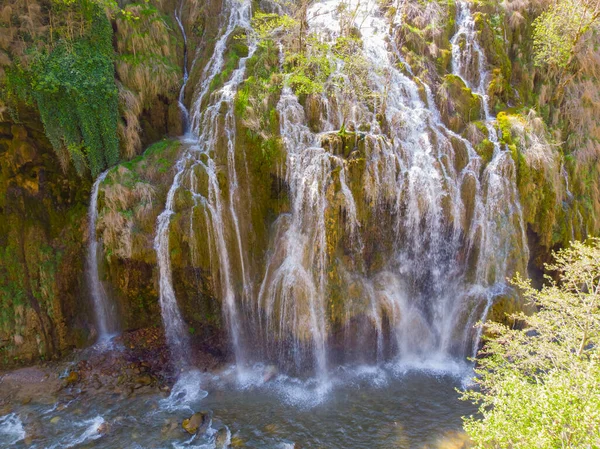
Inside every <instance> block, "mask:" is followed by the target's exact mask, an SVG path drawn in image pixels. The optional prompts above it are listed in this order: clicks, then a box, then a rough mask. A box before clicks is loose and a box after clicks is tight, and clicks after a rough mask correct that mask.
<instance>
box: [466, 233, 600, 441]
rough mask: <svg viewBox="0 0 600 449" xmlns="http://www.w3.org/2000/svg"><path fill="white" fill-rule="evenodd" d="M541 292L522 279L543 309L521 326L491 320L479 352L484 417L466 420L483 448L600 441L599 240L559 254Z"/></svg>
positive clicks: (470, 395)
mask: <svg viewBox="0 0 600 449" xmlns="http://www.w3.org/2000/svg"><path fill="white" fill-rule="evenodd" d="M554 256H555V263H554V264H553V265H549V266H547V267H546V268H547V269H548V270H550V271H554V272H556V273H557V278H558V283H557V282H555V281H554V280H552V279H551V278H547V280H548V284H547V285H546V286H545V287H544V288H543V289H542V290H539V291H538V290H535V289H533V288H532V287H531V284H530V282H529V281H524V280H522V279H521V278H519V277H517V278H516V280H515V281H514V282H515V284H516V285H517V286H518V287H519V288H520V289H521V290H522V291H523V293H524V296H525V297H526V298H528V299H529V300H531V301H532V302H533V303H534V304H535V305H536V306H537V307H538V309H539V311H538V312H537V313H535V314H533V315H532V316H525V315H524V314H523V313H521V314H517V315H513V316H512V318H514V319H515V320H517V322H520V323H521V324H522V326H520V327H519V328H517V329H511V328H508V327H506V326H504V325H501V324H498V323H491V324H489V325H487V328H488V329H487V330H488V332H489V333H490V334H491V336H490V337H488V339H487V343H486V345H485V347H484V349H483V351H482V353H481V354H480V355H481V356H482V357H481V359H480V360H479V363H480V366H479V368H478V369H477V373H478V375H479V377H478V378H477V379H476V382H477V383H478V384H479V386H480V387H481V390H480V391H466V392H465V393H464V398H466V399H470V400H473V401H475V402H477V403H479V404H480V408H479V412H480V414H481V416H482V418H481V419H479V418H475V417H470V418H467V419H466V420H465V430H466V431H467V433H468V434H469V435H470V437H471V438H472V440H473V441H474V443H475V447H478V448H515V449H516V448H540V449H545V448H547V449H550V448H558V447H562V448H583V447H599V446H600V389H598V385H600V358H599V351H598V344H599V343H600V239H592V240H591V241H590V243H589V244H588V245H585V244H583V243H579V242H575V243H572V246H571V247H570V248H568V249H563V250H561V251H559V252H558V253H556V254H555V255H554Z"/></svg>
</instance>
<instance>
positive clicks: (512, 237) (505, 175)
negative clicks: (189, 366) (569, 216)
mask: <svg viewBox="0 0 600 449" xmlns="http://www.w3.org/2000/svg"><path fill="white" fill-rule="evenodd" d="M456 23H457V28H458V30H457V32H456V34H455V35H454V37H453V38H452V39H451V44H452V70H453V73H454V74H455V75H457V76H459V77H460V78H461V79H462V80H463V81H464V83H465V85H466V86H467V87H469V88H470V89H471V90H472V91H473V92H474V93H475V94H476V95H478V96H479V97H480V98H481V103H482V109H483V113H484V120H485V126H486V128H487V131H488V139H489V141H490V142H491V143H492V144H493V146H494V153H493V155H492V160H491V161H490V163H489V164H488V165H487V166H486V168H485V171H484V174H483V188H484V197H485V203H480V204H479V205H478V206H479V207H477V208H476V212H475V217H474V220H473V225H472V227H471V230H470V241H471V242H472V243H475V244H477V245H478V247H479V251H480V254H479V259H481V260H485V261H488V262H487V263H485V264H478V266H477V271H476V282H477V283H478V284H479V285H492V286H494V288H493V289H492V292H493V293H498V291H499V290H502V289H503V288H504V283H505V275H506V273H507V271H508V264H509V261H510V258H511V253H512V251H513V248H512V247H511V243H512V244H514V242H517V248H518V249H519V251H520V258H521V259H522V260H524V261H526V260H527V259H528V258H529V250H528V246H527V239H526V235H525V224H524V221H523V214H522V211H521V205H520V202H519V198H518V192H517V189H516V168H515V166H514V162H513V160H512V157H511V154H510V152H509V150H508V149H507V148H502V146H501V145H500V142H499V139H498V134H497V132H496V128H495V118H494V117H493V115H492V114H491V112H490V105H489V96H488V93H487V90H488V84H489V73H488V71H487V60H486V57H485V54H484V52H483V49H482V48H481V46H480V45H479V42H478V40H477V32H476V29H475V20H474V19H473V16H472V14H471V10H470V8H469V5H468V4H467V3H466V2H464V1H458V2H457V17H456ZM477 234H479V238H477ZM524 263H525V264H526V262H524ZM487 296H488V298H487V302H486V305H485V308H484V310H483V312H482V315H481V320H482V321H484V320H485V319H486V317H487V314H488V312H489V310H490V308H491V306H492V304H493V298H494V295H493V294H488V295H487ZM481 332H482V329H481V328H479V329H478V330H477V336H476V339H475V342H474V346H473V353H472V355H473V357H474V356H475V355H476V351H477V346H478V345H477V343H478V341H479V339H480V337H481Z"/></svg>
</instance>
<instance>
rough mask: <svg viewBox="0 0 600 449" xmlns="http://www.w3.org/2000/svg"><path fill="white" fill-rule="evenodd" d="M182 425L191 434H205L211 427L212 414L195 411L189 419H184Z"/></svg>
mask: <svg viewBox="0 0 600 449" xmlns="http://www.w3.org/2000/svg"><path fill="white" fill-rule="evenodd" d="M181 426H182V427H183V428H184V430H185V431H186V432H187V433H189V434H190V435H194V434H203V433H204V432H206V431H207V430H208V428H209V427H210V416H209V415H208V413H205V412H198V413H194V414H193V415H192V416H190V417H189V418H188V419H184V420H183V423H181Z"/></svg>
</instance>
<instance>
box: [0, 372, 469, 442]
mask: <svg viewBox="0 0 600 449" xmlns="http://www.w3.org/2000/svg"><path fill="white" fill-rule="evenodd" d="M265 373H266V374H265ZM470 373H471V368H470V367H469V366H467V365H461V364H457V363H451V362H448V361H440V365H439V367H436V365H435V364H431V363H430V364H428V365H427V366H419V365H393V364H388V365H384V366H380V367H373V366H353V367H349V366H346V367H340V368H337V369H335V370H334V371H332V372H330V376H329V379H330V380H329V381H328V383H327V384H322V383H319V382H317V381H316V380H313V379H308V380H299V379H295V378H290V377H287V376H285V375H277V374H275V373H273V372H271V371H270V367H263V366H256V367H254V368H253V369H250V370H247V371H244V372H242V373H241V374H240V372H239V370H237V369H235V368H233V367H231V368H228V369H225V370H223V371H221V372H219V373H218V374H216V373H200V372H198V371H192V372H188V373H184V374H182V375H181V376H180V380H179V381H178V383H177V384H175V386H174V387H173V389H172V391H171V393H170V395H167V393H164V395H162V396H161V395H155V394H153V395H146V396H140V397H136V398H130V399H123V398H121V397H119V396H116V397H94V396H88V395H86V394H82V395H79V396H78V397H77V398H75V399H73V400H72V401H71V402H68V403H64V404H62V405H61V406H59V407H57V405H56V404H54V405H48V406H41V405H33V403H32V404H30V405H23V406H20V407H17V408H16V409H14V410H13V412H12V413H11V414H9V415H5V416H2V417H0V448H25V447H27V448H71V447H73V448H75V447H76V448H107V449H108V448H110V449H123V448H137V449H140V448H148V449H150V448H161V449H162V448H165V449H166V448H174V449H179V448H190V449H193V448H198V449H209V448H211V449H212V448H215V447H224V446H217V445H216V444H215V440H216V439H217V435H218V434H219V433H218V430H219V429H225V428H226V429H227V430H222V431H221V433H223V434H225V433H227V434H228V436H229V439H228V441H229V443H230V445H229V446H225V447H248V448H290V449H291V448H296V449H298V448H365V449H366V448H426V447H427V448H449V447H455V448H458V447H463V446H462V444H463V443H464V440H463V438H464V437H463V436H462V435H461V425H462V420H461V416H464V415H470V414H472V413H474V412H475V410H474V407H473V405H472V404H470V403H467V402H464V401H461V400H460V399H459V393H458V392H457V391H456V389H457V388H458V389H460V388H464V387H465V384H466V382H468V379H469V375H470ZM197 411H206V412H208V413H210V415H211V416H212V423H211V426H210V428H209V429H208V431H207V432H206V433H205V434H203V435H202V436H193V437H192V436H190V435H188V434H187V433H186V432H185V431H184V430H183V429H182V427H181V422H182V421H183V419H185V418H188V417H189V416H190V415H191V414H192V413H193V412H197ZM28 434H35V436H36V438H35V439H34V440H33V441H27V440H26V439H25V438H26V435H28Z"/></svg>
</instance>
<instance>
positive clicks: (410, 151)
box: [258, 1, 527, 372]
mask: <svg viewBox="0 0 600 449" xmlns="http://www.w3.org/2000/svg"><path fill="white" fill-rule="evenodd" d="M339 4H340V2H334V1H329V2H317V3H315V4H313V5H312V6H311V8H310V10H309V17H310V24H311V27H312V30H313V31H315V32H317V33H319V35H320V36H327V37H326V38H325V39H327V38H329V39H335V38H336V37H337V36H339V35H340V26H339V20H338V17H337V15H338V14H339V11H340V7H339ZM348 9H349V10H351V11H355V16H354V23H355V24H356V26H357V27H358V28H360V34H361V39H362V42H363V52H364V57H365V58H366V61H367V63H368V64H369V67H370V71H369V88H370V89H371V90H372V92H374V93H376V94H377V95H378V97H379V101H375V102H374V104H371V105H369V104H365V102H364V101H363V102H361V101H360V100H359V99H357V98H352V97H351V96H350V97H348V94H347V93H341V92H340V91H339V89H336V88H335V87H333V88H332V89H331V90H330V91H329V92H327V94H326V95H323V96H321V99H322V101H323V102H325V103H326V104H325V105H324V107H323V109H324V110H325V111H326V112H325V115H326V117H325V118H324V120H323V122H324V125H323V126H322V131H321V133H312V132H311V131H310V130H309V127H308V125H307V119H306V117H305V115H304V109H303V108H302V106H301V105H300V104H299V103H298V100H297V99H296V98H295V96H294V95H293V94H292V93H291V91H290V89H289V88H284V91H283V94H282V96H281V100H280V102H279V105H278V111H279V113H280V117H281V135H282V137H283V140H284V143H285V147H286V151H287V154H288V159H287V170H286V173H287V183H288V185H289V188H290V196H291V203H292V210H291V212H290V215H289V216H286V217H282V218H281V219H280V220H278V227H277V229H278V230H277V231H276V232H275V233H276V235H277V236H278V237H277V239H276V243H275V245H274V249H273V250H272V251H271V254H272V256H271V258H270V260H269V261H268V263H267V268H266V271H265V276H264V278H263V283H262V286H261V289H260V293H259V297H258V302H259V305H260V306H261V308H262V311H263V313H264V315H266V318H265V319H264V320H262V322H263V326H264V327H265V330H264V331H263V334H265V335H270V336H272V339H274V340H277V341H278V342H280V343H281V342H285V341H289V340H290V339H292V340H293V342H292V344H291V348H292V350H291V351H289V352H291V354H292V356H293V358H294V359H295V361H296V363H297V364H298V363H300V362H301V360H299V359H302V358H306V355H305V354H304V351H307V350H308V351H309V352H310V353H312V356H313V359H314V362H315V363H314V365H315V368H316V371H317V372H320V371H323V370H324V369H325V367H326V366H327V357H328V353H329V352H330V348H328V333H329V332H330V331H331V323H328V322H327V318H326V316H325V315H326V313H325V311H326V310H327V308H328V306H329V304H328V298H327V293H328V285H327V279H326V271H327V268H326V267H327V265H328V264H329V263H331V260H328V255H327V254H326V251H325V246H326V240H327V237H326V236H327V232H328V230H327V228H326V224H325V221H326V215H327V213H328V212H327V211H328V210H330V209H331V208H332V206H334V205H333V204H332V201H331V200H330V195H328V190H329V189H331V188H332V186H333V185H334V184H335V183H336V182H337V183H338V185H339V187H338V191H339V192H340V193H341V197H342V199H341V202H340V201H339V200H338V203H337V204H336V205H337V206H338V207H342V208H343V209H344V210H345V212H346V214H347V215H348V219H347V222H348V223H351V225H352V226H351V227H353V228H354V229H359V228H360V226H361V224H360V221H359V220H357V218H356V202H355V200H354V198H353V197H352V192H350V190H349V189H348V188H347V187H346V185H345V181H344V180H345V178H346V177H347V175H346V174H344V173H345V171H347V170H348V162H347V161H345V160H344V159H343V158H340V157H339V156H337V155H335V154H333V153H332V152H330V151H327V150H326V149H324V148H322V146H321V140H322V138H323V135H324V134H328V133H329V134H331V133H337V132H338V131H337V130H338V129H339V127H340V126H341V125H342V124H344V125H345V126H348V125H349V124H352V125H353V127H354V129H361V128H365V129H369V130H370V131H368V132H364V133H363V134H362V138H363V139H364V140H365V141H366V142H367V143H366V147H367V149H368V150H370V151H368V152H367V154H366V158H367V161H366V164H367V170H366V172H365V175H364V178H363V185H364V189H365V191H366V192H365V193H366V196H367V197H369V198H370V200H371V203H372V204H374V205H376V206H375V207H376V208H377V207H381V206H384V207H387V211H386V213H387V214H391V215H392V223H391V224H392V226H393V227H394V229H395V232H394V234H395V238H394V240H393V242H390V244H391V245H393V246H394V247H395V250H394V252H393V254H392V256H391V257H390V259H389V261H388V263H387V266H386V267H385V268H384V269H380V270H379V271H377V272H372V271H371V272H369V270H366V271H365V269H364V268H360V267H364V266H365V262H364V261H361V260H360V258H361V257H362V254H361V253H362V251H361V250H358V251H355V253H354V254H353V256H354V259H355V260H354V264H353V265H354V266H353V267H352V268H353V269H354V273H353V274H352V273H351V274H350V275H348V274H347V278H348V279H349V280H350V283H352V284H354V285H357V288H358V289H359V290H360V291H362V294H361V295H360V296H362V297H363V298H364V297H366V298H368V301H367V302H368V305H367V306H362V307H363V313H365V314H366V315H367V316H368V317H369V320H370V321H371V326H372V327H374V328H375V334H376V345H377V348H376V351H374V352H375V353H376V354H377V357H378V358H379V357H381V356H380V354H382V352H384V350H383V349H382V348H381V346H382V345H383V344H384V343H383V338H382V335H381V334H382V333H383V332H384V329H383V324H382V323H388V326H389V327H390V329H389V330H388V334H389V336H390V337H391V342H390V344H391V346H392V347H391V348H388V350H387V353H388V354H391V355H394V354H395V356H397V357H399V358H401V359H405V360H406V359H415V360H422V359H435V358H438V359H444V358H447V357H451V356H453V355H461V356H465V355H471V352H472V351H471V349H470V348H471V347H475V348H476V347H477V344H478V340H479V337H480V332H481V331H480V330H478V331H476V332H475V333H473V331H472V325H473V324H474V323H475V322H476V321H477V320H479V318H483V319H485V316H486V315H487V312H488V310H489V308H490V306H491V304H492V298H493V297H494V296H495V295H497V294H498V293H500V291H501V289H502V287H503V285H504V276H505V275H506V273H508V272H509V270H508V263H509V259H510V258H511V250H514V249H515V248H517V249H520V250H522V251H523V252H522V255H521V256H520V262H521V265H519V266H520V267H523V266H525V262H524V261H526V259H527V246H526V242H525V236H524V226H523V221H522V216H521V211H520V206H519V201H518V196H517V192H516V189H515V180H514V167H513V165H512V160H511V159H510V157H509V155H507V154H506V152H502V151H500V150H499V149H498V150H497V151H496V152H495V155H494V158H493V160H492V162H491V163H490V164H489V165H488V166H487V167H486V169H485V171H484V175H483V177H482V179H479V173H480V168H481V159H480V158H479V156H478V155H477V154H476V153H475V151H474V149H473V147H472V145H471V144H470V143H469V142H468V141H466V140H465V139H464V138H462V137H461V136H459V135H457V134H456V133H454V132H452V131H450V130H449V129H448V128H447V127H446V126H444V125H443V123H442V121H441V118H440V114H439V111H438V110H437V108H436V106H435V102H434V101H433V95H432V94H431V89H430V88H429V87H428V86H425V90H426V94H427V103H424V102H423V100H422V99H421V97H420V94H419V85H417V83H416V82H415V81H413V79H411V78H410V77H407V76H406V75H404V74H403V73H402V72H401V71H400V70H399V69H398V68H397V67H398V66H397V64H396V63H395V62H396V60H395V57H394V56H396V57H399V58H400V59H401V56H400V55H399V53H398V52H397V50H396V48H395V44H393V42H394V39H393V36H389V34H388V30H389V26H388V24H387V23H386V21H385V19H384V18H383V17H382V15H381V14H379V12H378V11H379V6H378V5H377V3H376V2H361V3H359V4H356V5H354V4H353V5H350V6H348ZM467 11H468V9H467ZM459 14H460V16H459V18H460V20H458V23H459V30H458V32H457V34H458V35H459V36H460V35H461V34H463V33H465V31H464V30H465V28H466V27H468V25H466V21H467V20H468V17H469V16H468V15H465V12H464V9H462V8H461V9H459ZM457 39H459V37H456V38H455V39H453V43H454V42H456V40H457ZM468 39H469V40H470V41H471V45H470V46H465V47H464V48H463V49H459V50H458V52H455V54H454V56H455V61H456V60H463V59H464V60H469V59H470V58H471V59H472V58H473V57H477V58H478V59H479V60H480V62H479V65H478V67H479V68H481V74H480V76H479V80H480V84H479V89H478V90H475V91H476V93H478V94H480V95H481V97H482V99H483V101H484V110H485V119H486V126H487V127H488V129H489V134H490V141H492V142H494V144H495V145H496V146H497V147H499V144H498V138H497V136H496V131H495V128H494V126H493V121H492V118H491V116H490V114H489V106H488V104H487V97H486V95H485V94H484V93H485V89H486V87H487V86H486V79H487V77H486V74H485V72H484V69H485V66H486V64H485V58H484V57H483V53H482V52H481V49H480V48H479V46H478V44H477V42H476V35H475V33H474V31H473V32H472V33H471V34H470V35H469V37H468ZM390 42H392V44H391V47H392V50H394V51H395V53H396V55H394V54H393V53H391V52H390V49H389V47H390ZM474 55H475V56H474ZM405 67H407V65H405ZM338 68H339V64H338ZM407 68H408V71H409V73H410V74H411V76H412V73H411V71H410V67H407ZM455 70H456V71H457V72H458V73H460V72H461V71H462V68H455ZM349 102H351V103H352V105H351V107H348V103H349ZM348 110H350V111H351V112H350V113H348V112H347V111H348ZM378 115H379V116H381V115H383V116H384V117H385V122H386V123H387V124H388V126H387V130H385V132H384V130H383V129H382V125H381V123H380V120H378V119H377V117H378ZM364 124H367V126H361V125H364ZM451 139H455V140H459V141H460V142H461V143H462V144H463V145H464V146H465V147H466V148H467V152H468V162H467V163H466V164H465V166H464V167H463V168H462V169H461V170H460V171H457V170H456V169H455V168H454V167H455V164H452V163H450V164H448V163H444V159H446V160H447V159H450V160H453V159H454V158H455V154H454V148H453V145H452V142H451ZM335 172H338V173H340V174H338V175H337V176H338V180H337V181H334V173H335ZM341 174H344V175H343V176H342V175H341ZM470 179H471V180H475V183H474V184H475V192H474V199H473V204H474V206H473V208H474V210H475V211H474V213H473V215H474V218H473V219H472V221H471V225H470V228H468V229H464V228H463V223H465V221H466V219H465V217H466V211H465V205H464V204H463V201H462V198H461V187H462V186H463V185H464V183H465V182H469V181H468V180H470ZM340 203H341V204H340ZM377 205H379V206H377ZM390 205H391V211H390ZM505 211H508V214H507V215H508V217H509V220H511V222H510V223H505V224H504V226H505V227H508V228H509V230H508V231H507V230H501V226H503V225H502V224H501V223H499V222H498V219H499V218H498V217H502V214H503V213H504V214H506V212H505ZM359 234H360V233H359ZM465 247H466V248H468V249H469V250H470V251H472V252H477V251H478V253H476V254H475V255H474V257H475V260H476V263H475V265H476V267H477V268H476V273H477V274H476V276H475V278H474V279H469V276H468V267H467V266H466V265H465V264H464V263H457V261H458V260H460V259H461V257H464V256H462V254H463V253H464V251H465ZM475 248H477V249H475ZM482 299H483V305H481V300H482ZM356 302H357V303H360V302H364V301H362V300H361V299H358V300H356ZM352 303H353V299H352V298H347V299H346V305H345V307H346V309H347V310H349V309H351V308H352V307H353V304H352ZM359 307H360V306H359ZM482 307H483V309H484V310H483V311H481V309H482ZM348 314H350V312H348ZM463 330H464V332H463ZM281 346H282V347H284V348H287V347H289V346H290V344H289V343H288V344H287V345H286V344H283V345H281ZM280 351H281V349H280ZM281 356H282V354H281V353H280V355H279V357H281Z"/></svg>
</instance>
